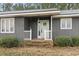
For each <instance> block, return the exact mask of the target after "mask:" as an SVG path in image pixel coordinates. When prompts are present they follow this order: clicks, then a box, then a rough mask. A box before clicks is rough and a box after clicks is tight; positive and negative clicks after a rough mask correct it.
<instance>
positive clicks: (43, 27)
mask: <svg viewBox="0 0 79 59" xmlns="http://www.w3.org/2000/svg"><path fill="white" fill-rule="evenodd" d="M33 39H40V40H52V17H51V16H42V17H25V18H24V40H33Z"/></svg>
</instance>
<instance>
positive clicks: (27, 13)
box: [0, 8, 60, 17]
mask: <svg viewBox="0 0 79 59" xmlns="http://www.w3.org/2000/svg"><path fill="white" fill-rule="evenodd" d="M59 12H60V11H58V10H57V9H55V8H54V9H39V10H23V11H6V12H0V17H19V16H25V17H29V16H46V15H56V14H59Z"/></svg>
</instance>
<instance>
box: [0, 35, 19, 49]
mask: <svg viewBox="0 0 79 59" xmlns="http://www.w3.org/2000/svg"><path fill="white" fill-rule="evenodd" d="M18 45H19V40H18V39H17V38H16V37H13V36H5V37H1V38H0V47H7V48H11V47H17V46H18Z"/></svg>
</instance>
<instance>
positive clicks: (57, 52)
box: [0, 47, 79, 56]
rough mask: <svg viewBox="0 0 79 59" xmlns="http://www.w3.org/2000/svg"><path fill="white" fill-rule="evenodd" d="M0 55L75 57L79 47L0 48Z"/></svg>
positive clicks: (78, 52)
mask: <svg viewBox="0 0 79 59" xmlns="http://www.w3.org/2000/svg"><path fill="white" fill-rule="evenodd" d="M0 55H9V56H14V55H15V56H20V55H21V56H26V55H27V56H73V55H75V56H77V55H79V47H52V48H45V47H22V48H21V47H19V48H0Z"/></svg>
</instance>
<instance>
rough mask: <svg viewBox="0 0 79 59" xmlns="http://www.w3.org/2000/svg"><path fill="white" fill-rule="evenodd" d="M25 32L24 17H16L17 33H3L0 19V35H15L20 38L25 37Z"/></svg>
mask: <svg viewBox="0 0 79 59" xmlns="http://www.w3.org/2000/svg"><path fill="white" fill-rule="evenodd" d="M23 34H24V18H20V17H18V18H15V33H1V20H0V37H1V36H15V37H17V38H18V39H23Z"/></svg>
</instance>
